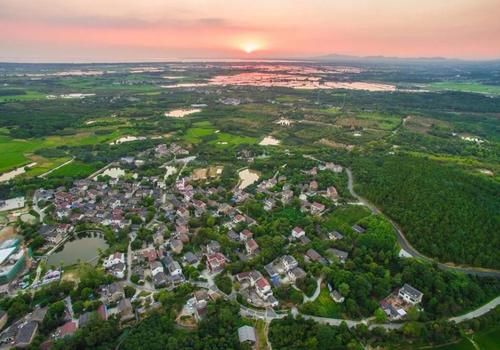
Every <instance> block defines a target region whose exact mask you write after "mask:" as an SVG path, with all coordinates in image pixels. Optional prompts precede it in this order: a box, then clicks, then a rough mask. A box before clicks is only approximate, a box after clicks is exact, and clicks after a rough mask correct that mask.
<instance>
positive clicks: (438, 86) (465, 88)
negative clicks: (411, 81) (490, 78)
mask: <svg viewBox="0 0 500 350" xmlns="http://www.w3.org/2000/svg"><path fill="white" fill-rule="evenodd" d="M427 88H428V89H430V90H434V91H440V90H452V91H462V92H474V93H478V94H488V95H500V86H496V85H484V84H481V83H472V82H471V83H466V82H452V81H441V82H437V83H432V84H430V85H428V86H427Z"/></svg>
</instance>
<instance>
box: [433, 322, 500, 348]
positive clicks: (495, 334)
mask: <svg viewBox="0 0 500 350" xmlns="http://www.w3.org/2000/svg"><path fill="white" fill-rule="evenodd" d="M473 342H474V343H475V344H476V345H477V347H475V346H474V345H473ZM499 344H500V326H496V327H493V328H489V329H486V330H483V331H480V332H477V333H475V334H473V335H472V336H467V337H464V338H462V340H461V341H459V342H458V343H455V344H449V345H445V346H437V347H435V348H434V349H436V350H437V349H439V350H493V349H498V348H499Z"/></svg>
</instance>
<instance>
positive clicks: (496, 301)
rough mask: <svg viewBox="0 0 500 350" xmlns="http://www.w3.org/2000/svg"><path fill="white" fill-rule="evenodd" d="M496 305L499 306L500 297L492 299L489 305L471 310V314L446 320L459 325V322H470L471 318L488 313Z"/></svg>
mask: <svg viewBox="0 0 500 350" xmlns="http://www.w3.org/2000/svg"><path fill="white" fill-rule="evenodd" d="M498 305H500V297H496V298H495V299H493V300H492V301H490V302H489V303H487V304H484V305H483V306H481V307H479V308H477V309H475V310H472V311H471V312H468V313H466V314H465V315H462V316H457V317H452V318H450V319H448V321H451V322H455V323H461V322H464V321H467V320H471V319H473V318H477V317H480V316H482V315H484V314H486V313H488V312H489V311H491V310H493V309H494V308H496V307H497V306H498Z"/></svg>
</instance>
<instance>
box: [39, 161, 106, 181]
mask: <svg viewBox="0 0 500 350" xmlns="http://www.w3.org/2000/svg"><path fill="white" fill-rule="evenodd" d="M97 169H98V167H97V166H95V165H93V164H86V163H82V162H78V161H75V162H72V163H69V164H66V165H65V166H63V167H61V168H59V169H57V170H54V171H53V172H52V173H50V174H49V175H48V176H49V177H75V178H76V177H87V176H89V175H90V174H92V173H93V172H94V171H96V170H97Z"/></svg>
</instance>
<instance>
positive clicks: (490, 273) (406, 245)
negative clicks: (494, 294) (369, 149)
mask: <svg viewBox="0 0 500 350" xmlns="http://www.w3.org/2000/svg"><path fill="white" fill-rule="evenodd" d="M345 170H346V173H347V178H348V182H347V187H348V189H349V192H350V193H351V195H352V196H353V197H354V198H356V199H357V200H358V201H359V202H360V203H361V204H363V205H364V206H366V207H367V208H369V209H370V210H371V212H372V213H374V214H378V215H382V216H383V217H384V218H385V219H386V220H387V221H389V223H390V224H391V225H392V227H393V228H394V231H395V232H396V236H397V240H398V244H399V246H400V247H401V248H402V249H403V250H405V251H406V252H407V253H408V254H409V255H411V256H412V257H414V258H417V259H421V260H424V261H427V262H432V263H434V262H435V263H437V265H438V267H439V268H440V269H442V270H447V271H458V272H462V273H465V274H468V275H475V276H481V277H494V278H500V271H498V270H493V269H487V268H481V267H464V266H455V265H452V264H447V263H440V262H437V261H436V260H434V259H432V258H430V257H428V256H425V255H423V254H422V253H420V252H419V251H418V250H416V249H415V248H414V247H413V246H412V245H411V244H410V242H408V240H407V239H406V237H405V235H404V233H403V231H402V230H401V228H400V227H399V225H398V224H396V223H395V222H394V221H393V220H392V219H391V218H389V217H388V216H387V215H385V214H384V213H382V211H381V210H380V209H378V208H377V207H376V206H375V205H373V204H372V203H371V202H369V201H368V200H367V199H365V198H363V197H361V196H360V195H358V194H357V193H356V192H355V191H354V188H353V187H354V186H353V176H352V172H351V169H348V168H346V169H345Z"/></svg>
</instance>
